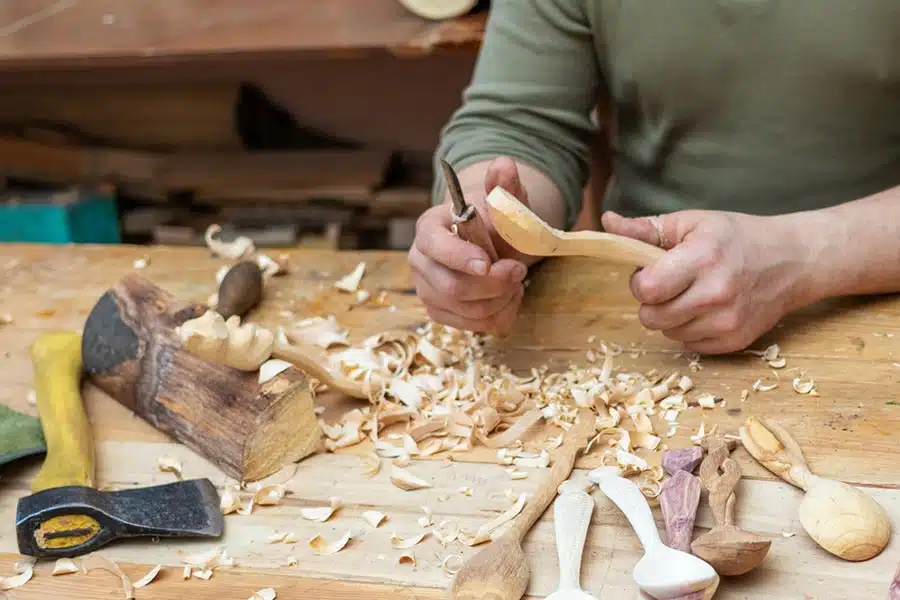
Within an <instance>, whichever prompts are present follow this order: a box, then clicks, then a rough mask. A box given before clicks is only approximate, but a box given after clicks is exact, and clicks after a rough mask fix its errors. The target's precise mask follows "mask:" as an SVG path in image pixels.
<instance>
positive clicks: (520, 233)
mask: <svg viewBox="0 0 900 600" xmlns="http://www.w3.org/2000/svg"><path fill="white" fill-rule="evenodd" d="M487 204H488V207H489V208H490V212H491V222H492V223H493V224H494V229H496V230H497V233H499V234H500V237H502V238H503V239H504V240H506V242H507V243H508V244H509V245H511V246H512V247H513V248H515V249H516V250H518V251H519V252H522V253H523V254H528V255H530V256H589V257H591V258H599V259H602V260H608V261H612V262H616V263H620V264H627V265H633V266H635V267H646V266H647V265H649V264H651V263H653V262H654V261H656V260H657V259H658V258H659V257H661V256H662V255H663V254H665V250H663V249H662V248H659V247H657V246H652V245H650V244H647V243H645V242H641V241H638V240H635V239H632V238H628V237H624V236H620V235H613V234H611V233H605V232H599V231H575V232H570V231H561V230H559V229H554V228H553V227H551V226H550V225H548V224H547V223H546V222H545V221H544V220H543V219H541V218H540V217H539V216H537V215H536V214H534V213H533V212H531V211H530V210H528V208H527V207H525V205H524V204H522V203H521V202H520V201H519V200H518V198H516V197H515V196H513V195H512V194H510V193H509V192H507V191H506V190H505V189H503V188H502V187H500V186H497V187H495V188H494V189H493V190H491V193H490V194H488V196H487Z"/></svg>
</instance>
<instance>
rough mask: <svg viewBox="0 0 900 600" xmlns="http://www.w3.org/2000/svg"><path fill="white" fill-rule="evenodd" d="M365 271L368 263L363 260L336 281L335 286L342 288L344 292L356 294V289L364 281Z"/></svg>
mask: <svg viewBox="0 0 900 600" xmlns="http://www.w3.org/2000/svg"><path fill="white" fill-rule="evenodd" d="M365 272H366V263H365V262H361V263H359V264H358V265H356V268H354V269H353V270H352V271H351V272H350V273H348V274H347V275H345V276H344V277H342V278H340V279H339V280H338V281H335V282H334V287H336V288H337V289H339V290H341V291H342V292H347V293H351V294H355V293H356V290H357V289H359V284H360V282H361V281H362V278H363V275H364V274H365Z"/></svg>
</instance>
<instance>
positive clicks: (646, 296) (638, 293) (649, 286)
mask: <svg viewBox="0 0 900 600" xmlns="http://www.w3.org/2000/svg"><path fill="white" fill-rule="evenodd" d="M633 287H634V295H635V297H636V298H637V300H638V301H639V302H642V303H644V304H655V303H656V302H658V300H659V297H660V295H661V294H662V285H661V284H660V282H659V281H657V280H656V279H653V278H652V277H636V278H635V280H634V286H633Z"/></svg>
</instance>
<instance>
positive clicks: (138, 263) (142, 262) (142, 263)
mask: <svg viewBox="0 0 900 600" xmlns="http://www.w3.org/2000/svg"><path fill="white" fill-rule="evenodd" d="M149 264H150V259H149V258H147V257H144V258H139V259H137V260H135V261H134V263H133V264H132V266H133V267H134V268H135V269H146V268H147V265H149Z"/></svg>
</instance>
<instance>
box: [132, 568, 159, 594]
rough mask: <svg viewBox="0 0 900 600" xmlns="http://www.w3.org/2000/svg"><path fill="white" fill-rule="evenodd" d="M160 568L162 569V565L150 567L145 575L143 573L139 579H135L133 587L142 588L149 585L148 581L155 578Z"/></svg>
mask: <svg viewBox="0 0 900 600" xmlns="http://www.w3.org/2000/svg"><path fill="white" fill-rule="evenodd" d="M161 569H162V565H156V566H155V567H153V568H152V569H150V571H149V572H148V573H147V574H146V575H144V576H143V577H141V578H140V579H138V580H137V581H135V582H134V587H135V588H142V587H144V586H146V585H149V584H150V582H152V581H153V580H154V579H156V576H157V575H159V571H160V570H161Z"/></svg>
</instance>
